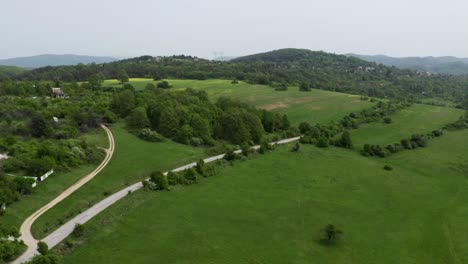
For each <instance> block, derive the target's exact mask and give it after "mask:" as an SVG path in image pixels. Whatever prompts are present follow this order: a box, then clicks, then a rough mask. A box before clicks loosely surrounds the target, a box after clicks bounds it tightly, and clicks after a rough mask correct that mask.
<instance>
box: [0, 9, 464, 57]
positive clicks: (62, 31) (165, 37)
mask: <svg viewBox="0 0 468 264" xmlns="http://www.w3.org/2000/svg"><path fill="white" fill-rule="evenodd" d="M1 1H2V3H1V5H0V9H1V12H0V13H1V15H0V36H2V37H1V38H0V58H2V59H3V58H11V57H21V56H31V55H38V54H46V53H51V54H80V55H95V56H115V57H133V56H140V55H153V56H158V55H162V56H164V55H173V54H186V55H193V56H198V57H203V58H214V56H215V52H216V55H221V54H222V55H224V56H240V55H248V54H254V53H259V52H265V51H269V50H275V49H280V48H305V49H310V50H323V51H328V52H333V53H339V54H344V53H358V54H368V55H375V54H386V55H390V56H397V57H404V56H457V57H468V16H467V14H468V1H467V0H444V1H442V0H385V1H382V0H321V1H318V0H284V1H277V0H269V1H263V0H232V1H225V0H167V1H162V0H131V1H129V0H40V1H38V0H14V1H8V0H1Z"/></svg>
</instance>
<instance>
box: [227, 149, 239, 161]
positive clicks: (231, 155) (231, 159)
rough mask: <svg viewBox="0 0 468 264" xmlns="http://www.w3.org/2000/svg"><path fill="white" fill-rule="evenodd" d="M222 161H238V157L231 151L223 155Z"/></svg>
mask: <svg viewBox="0 0 468 264" xmlns="http://www.w3.org/2000/svg"><path fill="white" fill-rule="evenodd" d="M224 159H225V160H227V161H233V160H236V159H239V155H238V154H237V153H236V152H235V151H234V150H231V151H229V152H228V153H226V155H224Z"/></svg>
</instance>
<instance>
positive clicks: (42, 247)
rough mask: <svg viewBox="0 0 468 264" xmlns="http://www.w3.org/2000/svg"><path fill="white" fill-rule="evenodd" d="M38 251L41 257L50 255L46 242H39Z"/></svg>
mask: <svg viewBox="0 0 468 264" xmlns="http://www.w3.org/2000/svg"><path fill="white" fill-rule="evenodd" d="M37 251H38V252H39V253H40V254H41V255H47V253H49V246H48V245H47V244H46V243H45V242H43V241H39V242H38V243H37Z"/></svg>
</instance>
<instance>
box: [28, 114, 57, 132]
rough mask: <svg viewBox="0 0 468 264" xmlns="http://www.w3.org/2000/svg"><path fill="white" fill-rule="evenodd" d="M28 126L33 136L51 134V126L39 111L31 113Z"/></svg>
mask: <svg viewBox="0 0 468 264" xmlns="http://www.w3.org/2000/svg"><path fill="white" fill-rule="evenodd" d="M30 128H31V135H32V136H33V137H37V138H40V137H50V136H51V135H52V127H51V126H50V124H49V123H48V122H47V121H46V120H45V118H44V116H43V115H42V114H40V113H34V114H33V115H32V117H31V126H30Z"/></svg>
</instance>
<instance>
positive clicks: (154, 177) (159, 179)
mask: <svg viewBox="0 0 468 264" xmlns="http://www.w3.org/2000/svg"><path fill="white" fill-rule="evenodd" d="M150 181H152V182H153V183H154V184H155V185H156V190H169V182H168V180H167V177H166V175H164V174H162V173H161V172H159V171H154V172H152V173H151V176H150Z"/></svg>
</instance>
